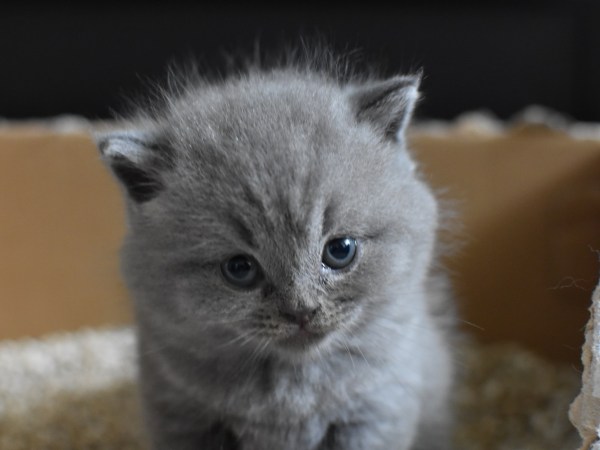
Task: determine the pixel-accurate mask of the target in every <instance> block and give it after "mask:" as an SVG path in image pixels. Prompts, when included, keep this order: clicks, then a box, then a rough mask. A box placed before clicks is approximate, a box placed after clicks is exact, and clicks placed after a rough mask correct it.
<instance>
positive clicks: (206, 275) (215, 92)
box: [99, 69, 437, 357]
mask: <svg viewBox="0 0 600 450" xmlns="http://www.w3.org/2000/svg"><path fill="white" fill-rule="evenodd" d="M418 83H419V77H418V76H398V77H394V78H391V79H387V80H384V81H372V80H371V81H363V82H349V83H340V82H338V81H336V80H334V79H332V78H331V77H328V76H325V75H322V74H318V73H312V72H310V71H300V70H297V69H281V70H275V71H272V72H268V73H251V74H248V75H245V76H240V77H238V78H235V79H232V80H229V81H225V82H222V83H219V84H204V85H197V86H195V87H191V88H187V89H186V90H185V92H184V93H183V94H181V95H180V96H179V97H177V98H172V99H170V100H169V101H168V102H167V103H166V106H165V107H164V108H162V109H161V110H160V111H159V112H154V113H153V115H152V116H146V118H145V119H144V120H142V121H141V125H139V129H136V130H133V131H127V132H123V133H113V134H109V135H105V136H103V137H101V138H100V139H99V147H100V150H101V153H102V156H103V159H104V160H105V162H106V163H107V164H108V166H109V167H110V168H111V169H112V171H113V173H114V175H115V176H116V178H117V179H118V180H119V181H120V183H121V185H122V187H123V192H124V193H125V196H126V198H127V207H128V213H129V214H128V215H129V234H128V237H127V239H126V243H125V247H124V251H123V267H124V273H125V277H126V279H127V281H128V284H129V286H130V288H131V289H132V290H133V292H134V297H135V299H136V309H137V313H138V314H137V315H138V318H139V320H140V324H141V326H144V327H152V328H153V332H154V333H158V334H160V333H165V334H168V333H170V334H174V335H178V336H183V337H185V339H188V340H190V339H191V341H192V342H193V340H194V339H198V340H202V339H205V338H206V336H207V334H210V335H211V336H212V337H213V338H214V337H215V336H220V338H221V339H222V340H223V344H224V345H234V346H249V347H256V346H257V345H258V346H261V348H265V349H272V350H274V351H277V352H280V353H282V354H289V355H294V357H297V356H298V355H308V354H311V350H314V349H315V348H320V349H321V350H326V349H328V348H330V349H333V348H335V347H336V345H338V344H339V345H343V342H344V339H345V337H347V336H349V335H351V334H352V333H356V332H357V331H358V330H360V329H361V327H365V326H368V324H369V323H370V322H371V321H372V320H373V318H374V317H377V316H378V315H381V314H388V313H389V310H390V308H392V309H393V310H394V314H397V315H399V316H400V317H402V314H404V315H405V316H406V317H407V320H408V318H410V316H411V315H412V314H415V311H417V310H420V308H421V306H420V305H413V304H411V303H413V302H414V300H413V298H414V295H413V294H414V293H415V292H417V291H418V290H420V289H421V288H422V283H423V281H424V279H425V277H426V272H427V270H428V266H429V264H430V258H431V253H432V246H433V240H434V234H435V227H436V221H437V218H436V217H437V212H436V204H435V201H434V199H433V197H432V196H431V194H430V192H429V190H428V189H427V187H426V186H425V185H424V184H423V183H422V182H421V181H420V180H419V177H418V176H417V174H416V173H415V166H414V164H413V162H412V160H411V158H410V157H409V155H408V153H407V150H406V148H405V137H404V134H405V129H406V126H407V124H408V122H409V120H410V117H411V114H412V110H413V107H414V104H415V101H416V99H417V89H418Z"/></svg>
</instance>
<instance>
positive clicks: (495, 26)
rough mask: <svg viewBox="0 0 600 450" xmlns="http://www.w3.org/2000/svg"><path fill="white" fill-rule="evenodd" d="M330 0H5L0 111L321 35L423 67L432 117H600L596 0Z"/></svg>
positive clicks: (54, 110)
mask: <svg viewBox="0 0 600 450" xmlns="http://www.w3.org/2000/svg"><path fill="white" fill-rule="evenodd" d="M247 5H248V4H247ZM325 5H326V4H325V3H323V4H320V5H319V4H312V3H304V4H303V6H288V7H284V6H276V5H274V6H269V7H267V6H263V7H260V6H256V5H254V6H252V7H250V6H244V5H243V4H233V3H220V4H215V5H211V6H207V5H204V4H200V3H198V4H192V3H181V2H177V1H170V2H168V1H163V2H146V3H144V4H136V3H122V4H114V5H113V4H110V3H108V4H103V5H96V6H82V5H79V6H78V5H71V4H64V5H62V4H56V3H52V4H49V3H46V4H44V3H39V4H31V3H30V4H22V3H19V4H9V5H3V7H2V12H1V13H0V55H1V58H2V59H1V60H0V117H6V118H10V119H17V118H37V117H48V116H54V115H57V114H82V115H84V116H87V117H88V118H92V119H96V118H105V117H109V116H110V115H111V114H112V112H113V111H117V112H119V111H121V110H123V108H124V106H125V104H126V102H125V100H124V99H125V98H126V97H127V96H131V95H132V93H133V96H134V97H135V96H139V95H141V94H140V93H141V92H144V89H145V87H146V86H147V84H148V80H160V79H162V78H164V76H165V72H166V67H167V65H168V64H169V63H172V62H182V61H185V60H187V59H189V58H194V59H196V60H198V61H199V63H200V65H201V67H207V68H210V70H211V71H213V72H219V71H223V70H224V69H225V67H226V58H225V57H224V55H225V54H231V53H233V54H240V53H242V54H243V53H251V52H252V50H253V48H254V45H255V42H257V41H258V42H260V48H261V51H262V52H264V53H269V52H270V51H272V50H274V49H281V47H282V46H283V45H284V44H294V43H295V42H298V37H299V36H304V37H308V38H311V36H315V35H318V36H320V38H324V39H325V40H326V41H327V42H328V43H329V44H330V45H331V46H332V47H334V48H336V49H339V50H345V49H354V48H359V49H361V51H362V54H364V55H365V56H364V58H365V59H366V60H367V61H369V60H372V61H377V62H378V63H383V65H384V67H385V70H384V72H385V73H386V74H392V73H397V72H403V71H409V70H414V69H416V68H419V67H422V68H423V69H424V71H425V80H424V84H423V90H424V92H425V98H424V101H423V102H422V104H421V106H420V108H419V112H418V113H419V115H420V116H422V117H431V118H443V119H448V118H452V117H455V116H456V115H458V114H460V113H461V112H464V111H469V110H473V109H487V110H490V111H492V112H494V113H495V114H496V115H498V116H499V117H501V118H509V117H510V116H511V115H513V114H515V113H518V112H519V111H521V110H522V109H523V108H524V107H526V106H527V105H531V104H540V105H544V106H547V107H550V108H553V109H556V110H558V111H560V112H563V113H566V114H567V115H569V116H571V117H572V118H574V119H577V120H584V121H600V2H599V1H596V0H572V1H550V0H548V1H540V2H532V1H521V2H518V3H511V2H506V1H505V2H484V1H480V2H465V1H446V2H424V1H421V2H414V1H404V2H403V1H395V2H388V3H387V4H383V3H382V4H378V3H367V2H363V3H362V4H360V5H353V4H351V3H347V4H340V5H332V6H325ZM392 5H394V6H392Z"/></svg>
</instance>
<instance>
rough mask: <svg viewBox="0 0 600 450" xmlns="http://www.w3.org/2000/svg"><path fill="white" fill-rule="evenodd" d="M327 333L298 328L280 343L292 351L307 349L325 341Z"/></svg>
mask: <svg viewBox="0 0 600 450" xmlns="http://www.w3.org/2000/svg"><path fill="white" fill-rule="evenodd" d="M326 334H327V333H325V332H323V331H314V330H308V329H306V328H305V327H298V328H297V329H296V330H295V331H294V332H293V333H291V334H290V335H289V336H286V337H285V338H283V339H281V341H280V343H281V345H283V346H284V347H287V348H292V349H299V350H301V349H306V348H308V347H311V346H313V345H316V344H318V343H319V342H321V341H322V340H323V338H324V337H325V336H326Z"/></svg>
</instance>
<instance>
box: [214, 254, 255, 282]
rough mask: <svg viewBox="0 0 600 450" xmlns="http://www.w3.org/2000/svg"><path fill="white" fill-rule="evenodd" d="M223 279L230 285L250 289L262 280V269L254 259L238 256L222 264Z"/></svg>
mask: <svg viewBox="0 0 600 450" xmlns="http://www.w3.org/2000/svg"><path fill="white" fill-rule="evenodd" d="M221 272H222V273H223V277H225V280H227V281H228V282H229V283H231V284H233V285H234V286H237V287H241V288H250V287H252V286H254V284H256V282H257V281H258V280H259V278H260V274H261V272H260V268H259V266H258V263H257V262H256V261H255V260H254V258H252V257H250V256H247V255H237V256H234V257H233V258H230V259H228V260H227V261H224V262H223V263H222V264H221Z"/></svg>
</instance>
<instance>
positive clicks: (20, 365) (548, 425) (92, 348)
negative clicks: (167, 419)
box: [0, 328, 580, 450]
mask: <svg viewBox="0 0 600 450" xmlns="http://www.w3.org/2000/svg"><path fill="white" fill-rule="evenodd" d="M458 358H459V361H458V363H459V365H460V366H461V368H462V371H463V373H464V379H463V380H462V381H461V383H460V384H459V387H458V389H457V391H456V402H457V416H458V426H457V432H456V441H457V443H456V448H458V449H460V450H484V449H485V450H494V449H497V450H538V449H539V450H542V449H543V450H553V449H556V450H568V449H575V448H577V446H578V444H579V440H578V437H577V433H576V432H575V430H574V428H573V427H572V426H571V425H570V423H569V421H568V418H567V410H568V406H569V403H570V402H571V401H572V400H573V398H574V397H575V395H576V394H577V392H578V391H579V379H580V374H579V373H578V372H577V371H576V370H575V369H573V368H571V367H560V366H556V365H552V364H550V363H547V362H545V361H543V360H541V359H539V358H537V357H535V356H533V355H531V354H530V353H528V352H526V351H524V350H521V349H519V348H518V347H515V346H510V345H500V346H497V345H494V346H481V345H474V344H470V345H467V346H466V347H465V348H464V349H461V350H460V352H459V356H458ZM135 373H136V370H135V338H134V335H133V332H132V330H131V329H129V328H119V329H102V330H100V329H99V330H88V331H80V332H76V333H70V334H64V335H55V336H50V337H47V338H45V339H40V340H22V341H14V342H3V343H0V450H38V449H43V450H59V449H60V450H104V449H106V450H109V449H111V450H113V449H120V450H137V449H142V448H144V444H143V435H142V432H141V427H140V422H139V410H138V406H137V400H136V384H135Z"/></svg>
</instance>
